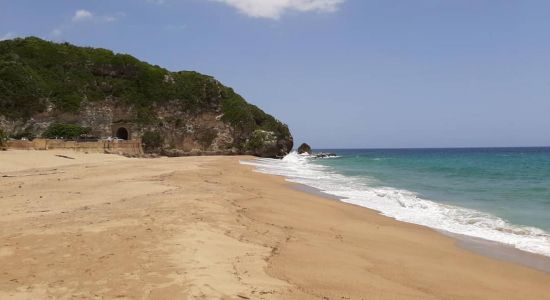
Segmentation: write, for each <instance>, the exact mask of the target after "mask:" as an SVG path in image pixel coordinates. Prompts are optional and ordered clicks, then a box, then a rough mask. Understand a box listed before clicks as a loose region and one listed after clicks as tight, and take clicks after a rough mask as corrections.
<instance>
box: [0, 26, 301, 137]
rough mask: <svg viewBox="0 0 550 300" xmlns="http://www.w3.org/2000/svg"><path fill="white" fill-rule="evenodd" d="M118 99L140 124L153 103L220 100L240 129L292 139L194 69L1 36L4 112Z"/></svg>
mask: <svg viewBox="0 0 550 300" xmlns="http://www.w3.org/2000/svg"><path fill="white" fill-rule="evenodd" d="M106 99H113V100H115V101H120V102H122V103H125V104H128V105H132V106H133V107H135V109H136V111H137V112H138V113H137V115H136V119H135V120H133V121H135V122H136V123H138V124H156V123H155V122H157V120H156V117H155V115H154V114H153V113H152V111H151V110H152V106H153V104H163V103H167V102H168V101H172V102H170V103H173V102H174V101H175V102H174V103H176V106H178V107H174V108H173V109H177V110H182V111H188V112H200V111H207V110H209V109H215V108H216V107H220V106H221V110H222V113H223V114H224V115H223V121H225V122H228V123H230V124H231V125H233V126H234V127H235V128H236V130H238V131H240V132H246V133H248V134H251V133H252V132H253V131H254V130H258V129H262V130H268V131H273V132H275V134H276V135H277V136H278V137H279V138H290V136H291V135H290V132H289V130H288V127H287V126H286V125H284V124H282V123H281V122H279V121H278V120H276V119H275V118H273V117H272V116H270V115H268V114H266V113H265V112H263V111H262V110H261V109H259V108H258V107H256V106H254V105H251V104H249V103H247V102H246V101H245V100H244V99H243V98H242V97H241V96H240V95H238V94H237V93H235V92H234V91H233V90H232V89H231V88H228V87H225V86H223V85H222V84H221V83H219V82H218V81H217V80H215V79H214V78H213V77H210V76H206V75H202V74H199V73H197V72H190V71H182V72H170V71H168V70H166V69H164V68H161V67H159V66H155V65H151V64H148V63H145V62H142V61H140V60H138V59H136V58H134V57H132V56H130V55H127V54H118V53H113V52H112V51H110V50H106V49H98V48H90V47H77V46H74V45H71V44H69V43H53V42H49V41H44V40H42V39H39V38H36V37H28V38H23V39H21V38H18V39H13V40H6V41H1V42H0V115H3V116H5V117H7V118H10V119H29V118H31V117H32V116H34V115H36V114H39V113H41V112H44V111H49V110H52V109H53V110H55V111H58V112H62V113H63V112H67V113H71V112H73V113H74V112H77V111H78V110H79V108H80V105H81V103H82V101H84V100H87V101H92V102H93V101H104V100H106Z"/></svg>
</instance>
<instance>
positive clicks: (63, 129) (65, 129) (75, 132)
mask: <svg viewBox="0 0 550 300" xmlns="http://www.w3.org/2000/svg"><path fill="white" fill-rule="evenodd" d="M88 133H90V128H87V127H82V126H78V125H73V124H62V123H53V124H51V125H50V126H49V127H48V129H46V131H45V132H44V133H43V134H42V137H45V138H49V139H55V138H66V139H74V138H77V137H79V136H81V135H83V134H88Z"/></svg>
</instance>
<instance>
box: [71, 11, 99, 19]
mask: <svg viewBox="0 0 550 300" xmlns="http://www.w3.org/2000/svg"><path fill="white" fill-rule="evenodd" d="M93 17H94V15H93V14H92V13H91V12H89V11H87V10H85V9H79V10H77V11H76V12H75V13H74V16H73V22H81V21H87V20H91V19H93Z"/></svg>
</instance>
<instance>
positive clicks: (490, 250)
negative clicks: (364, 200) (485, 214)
mask: <svg viewBox="0 0 550 300" xmlns="http://www.w3.org/2000/svg"><path fill="white" fill-rule="evenodd" d="M254 171H255V170H254ZM255 172H256V171H255ZM273 176H279V175H273ZM280 177H282V178H285V177H284V176H280ZM285 179H286V178H285ZM288 182H289V183H290V184H291V188H292V189H295V190H298V191H302V192H304V193H310V194H313V195H316V196H319V197H323V198H326V199H330V200H336V201H340V202H342V201H341V199H340V198H338V197H337V196H334V195H331V194H328V193H325V192H323V191H321V190H319V189H317V188H314V187H311V186H308V185H305V184H301V183H296V182H291V181H288ZM342 203H345V202H342ZM349 205H353V206H356V207H358V208H360V209H367V210H370V211H373V212H375V213H378V214H379V215H381V216H384V217H387V218H390V219H392V220H394V221H397V222H402V223H407V224H414V223H408V222H404V221H400V220H396V219H394V218H392V217H388V216H385V215H383V214H382V213H380V212H379V211H377V210H374V209H370V208H368V207H364V206H360V205H355V204H351V203H349ZM414 225H416V226H422V227H425V228H428V229H430V230H433V231H434V232H437V233H440V234H442V235H445V236H448V237H451V238H453V239H455V240H456V245H457V246H459V247H461V248H463V249H465V250H468V251H471V252H473V253H476V254H480V255H483V256H486V257H489V258H493V259H497V260H502V261H507V262H512V263H516V264H518V265H522V266H525V267H529V268H531V269H534V270H538V271H542V272H545V273H547V274H550V257H548V256H544V255H540V254H536V253H532V252H528V251H525V250H521V249H518V248H515V247H513V246H510V245H506V244H504V243H501V242H497V241H491V240H488V239H482V238H477V237H472V236H468V235H464V234H457V233H452V232H450V231H446V230H439V229H434V228H431V227H428V226H423V225H418V224H414Z"/></svg>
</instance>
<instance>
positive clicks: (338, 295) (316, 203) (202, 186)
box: [0, 151, 550, 299]
mask: <svg viewBox="0 0 550 300" xmlns="http://www.w3.org/2000/svg"><path fill="white" fill-rule="evenodd" d="M56 155H63V156H68V157H70V158H65V157H62V156H56ZM71 158H72V159H71ZM240 159H250V157H185V158H160V159H133V158H125V157H120V156H115V155H103V154H83V153H74V152H63V153H61V152H55V151H7V152H0V265H1V266H2V268H1V271H0V299H47V298H55V299H69V298H87V299H94V298H97V299H102V298H106V299H110V298H119V299H125V298H127V299H136V298H140V299H143V298H150V299H174V298H176V299H247V298H248V299H319V298H321V299H323V298H324V299H545V298H548V295H550V276H549V275H548V274H547V273H545V272H542V271H538V270H535V269H533V268H528V267H525V266H522V265H519V264H515V263H512V262H509V261H503V260H499V259H493V258H490V257H486V256H483V255H480V254H476V253H474V252H471V251H468V250H465V249H463V248H461V247H460V246H459V245H457V242H456V240H455V239H453V238H451V237H448V236H445V235H442V234H440V233H438V232H435V231H433V230H430V229H428V228H424V227H421V226H416V225H412V224H407V223H402V222H397V221H395V220H392V219H390V218H387V217H384V216H381V215H379V214H377V213H376V212H374V211H371V210H368V209H363V208H359V207H356V206H353V205H349V204H345V203H342V202H338V201H334V200H331V199H326V198H324V197H320V196H317V195H313V194H310V193H305V192H303V191H299V190H296V189H295V188H292V187H291V185H290V184H289V183H287V182H285V181H284V180H283V179H282V178H280V177H276V176H269V175H263V174H258V173H256V172H253V171H252V170H251V169H250V167H248V166H243V165H240V164H239V162H238V161H239V160H240Z"/></svg>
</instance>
